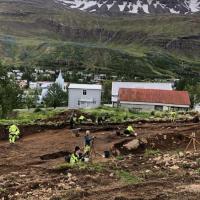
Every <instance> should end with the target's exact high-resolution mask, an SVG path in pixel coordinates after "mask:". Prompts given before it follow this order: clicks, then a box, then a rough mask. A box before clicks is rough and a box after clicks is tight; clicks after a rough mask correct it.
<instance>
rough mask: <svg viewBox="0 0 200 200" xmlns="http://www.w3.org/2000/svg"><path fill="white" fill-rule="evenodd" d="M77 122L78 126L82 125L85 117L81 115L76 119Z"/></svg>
mask: <svg viewBox="0 0 200 200" xmlns="http://www.w3.org/2000/svg"><path fill="white" fill-rule="evenodd" d="M78 121H79V123H80V124H82V123H83V121H85V117H84V116H83V115H81V116H80V117H79V118H78Z"/></svg>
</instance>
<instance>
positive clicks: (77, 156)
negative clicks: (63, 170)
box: [70, 146, 81, 165]
mask: <svg viewBox="0 0 200 200" xmlns="http://www.w3.org/2000/svg"><path fill="white" fill-rule="evenodd" d="M80 161H81V150H80V147H79V146H76V147H75V151H74V152H73V153H72V154H71V157H70V164H71V165H74V164H77V163H79V162H80Z"/></svg>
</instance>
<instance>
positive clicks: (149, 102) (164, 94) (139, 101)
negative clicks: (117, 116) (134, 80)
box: [118, 88, 190, 111]
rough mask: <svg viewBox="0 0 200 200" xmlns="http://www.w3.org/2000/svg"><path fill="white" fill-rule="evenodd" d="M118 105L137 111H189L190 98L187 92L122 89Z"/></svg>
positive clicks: (119, 93)
mask: <svg viewBox="0 0 200 200" xmlns="http://www.w3.org/2000/svg"><path fill="white" fill-rule="evenodd" d="M118 105H119V106H121V107H126V108H134V109H135V110H137V111H152V110H161V111H163V110H171V109H176V110H187V109H189V107H190V98H189V94H188V92H187V91H176V90H160V89H141V88H120V89H119V92H118Z"/></svg>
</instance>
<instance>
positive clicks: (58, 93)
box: [44, 83, 67, 108]
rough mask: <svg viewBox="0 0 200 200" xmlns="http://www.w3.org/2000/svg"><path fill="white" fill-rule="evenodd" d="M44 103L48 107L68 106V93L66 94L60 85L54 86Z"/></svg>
mask: <svg viewBox="0 0 200 200" xmlns="http://www.w3.org/2000/svg"><path fill="white" fill-rule="evenodd" d="M44 103H45V104H46V106H48V107H54V108H56V107H58V106H67V92H64V91H63V90H62V88H61V87H60V86H59V85H58V84H56V83H55V84H53V85H52V86H51V87H50V88H49V90H48V93H47V96H46V97H45V98H44Z"/></svg>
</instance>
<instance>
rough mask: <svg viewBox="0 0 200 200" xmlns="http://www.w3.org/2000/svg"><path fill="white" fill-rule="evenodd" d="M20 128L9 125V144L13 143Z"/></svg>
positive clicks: (17, 136)
mask: <svg viewBox="0 0 200 200" xmlns="http://www.w3.org/2000/svg"><path fill="white" fill-rule="evenodd" d="M19 135H20V130H19V128H18V127H17V126H16V125H15V124H13V125H11V126H10V127H9V142H10V144H14V143H15V141H16V140H17V139H18V138H19Z"/></svg>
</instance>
